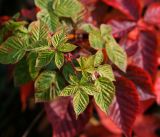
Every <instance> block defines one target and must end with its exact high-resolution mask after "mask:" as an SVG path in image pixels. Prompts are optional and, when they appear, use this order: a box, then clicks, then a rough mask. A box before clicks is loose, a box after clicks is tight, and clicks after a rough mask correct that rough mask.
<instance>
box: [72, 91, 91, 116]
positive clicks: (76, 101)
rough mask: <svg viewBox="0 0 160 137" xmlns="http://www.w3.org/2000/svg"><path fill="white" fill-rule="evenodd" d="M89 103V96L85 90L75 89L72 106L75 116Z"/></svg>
mask: <svg viewBox="0 0 160 137" xmlns="http://www.w3.org/2000/svg"><path fill="white" fill-rule="evenodd" d="M88 104H89V96H88V95H87V94H86V93H85V92H81V91H77V92H76V94H75V96H74V98H73V108H74V111H75V113H76V116H77V117H78V115H80V114H81V113H82V112H83V111H84V110H85V109H86V108H87V105H88Z"/></svg>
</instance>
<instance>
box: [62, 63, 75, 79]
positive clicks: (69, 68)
mask: <svg viewBox="0 0 160 137" xmlns="http://www.w3.org/2000/svg"><path fill="white" fill-rule="evenodd" d="M70 75H74V69H73V67H72V65H71V63H67V64H65V65H64V66H63V76H64V77H65V79H66V80H67V81H68V82H70Z"/></svg>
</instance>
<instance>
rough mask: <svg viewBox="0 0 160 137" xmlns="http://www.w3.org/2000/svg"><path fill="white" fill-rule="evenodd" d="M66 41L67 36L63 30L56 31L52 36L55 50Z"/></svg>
mask: <svg viewBox="0 0 160 137" xmlns="http://www.w3.org/2000/svg"><path fill="white" fill-rule="evenodd" d="M67 40H68V39H67V35H66V33H65V32H64V30H60V31H57V32H56V33H55V34H54V35H53V36H52V44H53V46H54V47H55V48H58V47H59V46H60V45H63V44H64V43H65V42H66V41H67Z"/></svg>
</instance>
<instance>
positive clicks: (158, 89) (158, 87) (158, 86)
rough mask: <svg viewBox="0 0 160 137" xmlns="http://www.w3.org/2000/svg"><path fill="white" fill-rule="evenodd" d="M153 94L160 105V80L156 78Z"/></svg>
mask: <svg viewBox="0 0 160 137" xmlns="http://www.w3.org/2000/svg"><path fill="white" fill-rule="evenodd" d="M155 94H156V97H157V103H158V104H159V105H160V78H159V77H158V78H157V79H156V82H155Z"/></svg>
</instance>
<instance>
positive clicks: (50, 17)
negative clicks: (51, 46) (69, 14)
mask: <svg viewBox="0 0 160 137" xmlns="http://www.w3.org/2000/svg"><path fill="white" fill-rule="evenodd" d="M37 18H38V19H40V20H42V21H43V22H45V23H46V24H47V25H48V27H49V30H50V31H51V32H54V31H55V30H56V28H57V27H58V25H59V24H60V22H59V18H58V16H57V15H55V14H54V12H52V11H47V10H42V11H40V12H39V13H38V14H37Z"/></svg>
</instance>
